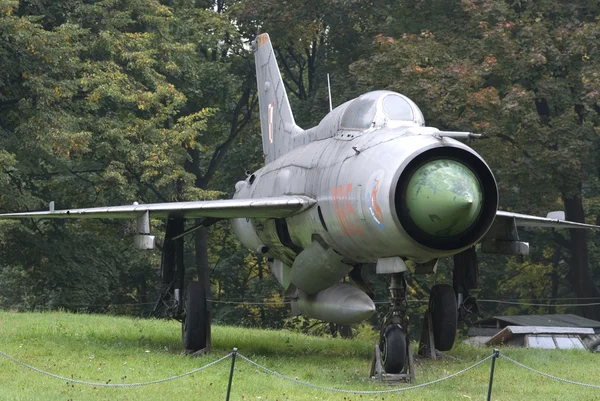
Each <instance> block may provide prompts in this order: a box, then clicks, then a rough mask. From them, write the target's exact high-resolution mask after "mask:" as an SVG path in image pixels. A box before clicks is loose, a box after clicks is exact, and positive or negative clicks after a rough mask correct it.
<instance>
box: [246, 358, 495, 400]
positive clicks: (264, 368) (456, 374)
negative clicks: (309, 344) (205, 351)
mask: <svg viewBox="0 0 600 401" xmlns="http://www.w3.org/2000/svg"><path fill="white" fill-rule="evenodd" d="M237 356H238V357H239V358H242V359H243V360H245V361H246V362H248V363H250V364H252V365H254V366H256V367H257V368H259V369H262V370H264V371H265V372H267V373H270V374H272V375H274V376H277V377H279V378H280V379H284V380H287V381H291V382H292V383H296V384H300V385H302V386H306V387H311V388H314V389H317V390H324V391H332V392H334V393H346V394H384V393H396V392H401V391H407V390H414V389H417V388H422V387H426V386H430V385H432V384H435V383H439V382H442V381H444V380H448V379H452V378H453V377H456V376H458V375H461V374H463V373H465V372H467V371H469V370H471V369H474V368H476V367H477V366H479V365H481V364H482V363H485V362H486V361H488V360H490V359H491V358H493V357H494V354H492V355H490V356H488V357H487V358H485V359H482V360H481V361H479V362H477V363H475V364H473V365H471V366H469V367H467V368H465V369H463V370H461V371H459V372H456V373H453V374H451V375H449V376H446V377H442V378H441V379H437V380H433V381H430V382H428V383H422V384H417V385H416V386H410V387H395V388H392V389H388V390H345V389H339V388H334V387H324V386H319V385H316V384H312V383H308V382H305V381H301V380H296V379H292V378H291V377H288V376H285V375H282V374H281V373H277V372H275V371H274V370H271V369H269V368H266V367H264V366H261V365H259V364H258V363H256V362H254V361H252V360H250V359H248V358H246V357H245V356H244V355H242V354H240V353H238V354H237Z"/></svg>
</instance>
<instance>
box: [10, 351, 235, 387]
mask: <svg viewBox="0 0 600 401" xmlns="http://www.w3.org/2000/svg"><path fill="white" fill-rule="evenodd" d="M231 355H232V353H229V354H227V355H225V356H224V357H222V358H220V359H217V360H216V361H214V362H211V363H209V364H208V365H205V366H202V367H201V368H197V369H194V370H190V371H189V372H186V373H182V374H180V375H176V376H171V377H167V378H164V379H158V380H152V381H148V382H140V383H94V382H87V381H83V380H75V379H69V378H67V377H62V376H58V375H55V374H53V373H50V372H46V371H44V370H42V369H38V368H36V367H33V366H31V365H28V364H26V363H24V362H21V361H19V360H17V359H15V358H13V357H12V356H10V355H7V354H5V353H4V352H2V351H0V356H3V357H5V358H6V359H9V360H11V361H13V362H15V363H17V364H19V365H21V366H23V367H26V368H27V369H31V370H33V371H34V372H37V373H41V374H43V375H46V376H50V377H52V378H54V379H59V380H63V381H67V382H69V383H76V384H83V385H86V386H96V387H139V386H147V385H149V384H157V383H164V382H168V381H171V380H175V379H180V378H182V377H185V376H189V375H191V374H194V373H197V372H200V371H201V370H204V369H207V368H210V367H211V366H214V365H216V364H218V363H220V362H223V361H224V360H225V359H227V358H229V357H230V356H231Z"/></svg>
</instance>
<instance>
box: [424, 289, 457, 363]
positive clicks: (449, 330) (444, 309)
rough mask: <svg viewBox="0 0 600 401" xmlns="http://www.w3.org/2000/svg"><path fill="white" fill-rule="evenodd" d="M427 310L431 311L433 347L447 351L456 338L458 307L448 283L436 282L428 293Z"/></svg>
mask: <svg viewBox="0 0 600 401" xmlns="http://www.w3.org/2000/svg"><path fill="white" fill-rule="evenodd" d="M429 310H430V311H431V320H432V325H433V327H432V331H433V337H434V343H435V348H436V349H437V350H440V351H449V350H451V349H452V346H453V345H454V340H455V339H456V328H457V325H458V320H457V319H458V308H457V306H456V296H455V294H454V289H453V288H452V286H451V285H448V284H437V285H434V286H433V288H432V289H431V294H430V295H429Z"/></svg>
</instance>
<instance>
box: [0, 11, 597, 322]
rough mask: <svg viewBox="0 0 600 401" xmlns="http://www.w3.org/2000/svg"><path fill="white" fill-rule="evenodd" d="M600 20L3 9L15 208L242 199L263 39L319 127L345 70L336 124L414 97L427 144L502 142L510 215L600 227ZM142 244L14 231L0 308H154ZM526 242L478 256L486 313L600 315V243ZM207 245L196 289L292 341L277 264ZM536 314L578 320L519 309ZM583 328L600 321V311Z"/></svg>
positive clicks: (531, 236)
mask: <svg viewBox="0 0 600 401" xmlns="http://www.w3.org/2000/svg"><path fill="white" fill-rule="evenodd" d="M599 13H600V6H599V5H598V3H597V2H593V1H590V0H587V1H586V0H579V1H566V2H554V1H550V0H544V1H539V2H535V3H534V2H527V1H511V0H506V1H494V0H469V1H455V0H408V1H401V2H400V1H390V2H385V3H384V4H379V3H376V2H371V1H366V0H365V1H363V0H352V1H350V0H328V1H316V0H309V1H302V2H300V1H296V0H288V1H285V2H272V1H265V0H258V1H256V0H255V1H248V0H231V1H225V0H217V1H216V2H214V1H199V0H196V1H193V0H163V1H159V0H124V1H113V0H98V1H84V0H60V1H47V0H41V1H31V0H21V1H19V0H0V55H1V57H0V209H1V210H2V211H25V210H37V209H43V208H46V207H47V203H48V202H49V201H51V200H53V201H55V202H56V207H57V208H67V207H91V206H100V205H108V204H127V203H131V202H134V201H139V202H157V201H177V200H191V199H212V198H217V197H226V196H227V195H229V194H231V192H232V189H233V186H234V184H235V182H236V181H237V180H239V179H241V178H243V177H244V171H245V170H246V169H250V170H252V169H255V168H257V167H259V166H260V163H261V160H262V157H261V148H260V137H259V136H260V135H259V132H260V129H259V127H258V118H257V116H256V113H255V105H256V102H257V98H256V89H255V86H256V84H255V81H254V80H255V78H254V65H253V63H254V61H253V56H252V54H251V52H250V47H249V41H250V40H252V39H253V38H254V36H255V35H256V33H257V32H260V31H262V32H269V33H270V34H271V38H272V40H273V42H274V45H275V49H276V53H277V56H278V58H279V62H280V65H281V67H282V71H283V74H284V80H285V82H286V86H287V89H288V93H289V95H290V98H291V101H292V107H293V109H294V112H295V114H296V119H297V122H298V123H299V124H300V125H301V126H303V127H309V126H312V125H314V124H315V123H317V122H318V121H319V120H320V118H322V117H323V116H324V115H325V114H326V113H327V111H328V99H327V86H326V82H327V81H326V74H327V73H329V74H330V75H331V81H332V91H333V102H334V105H336V104H341V103H342V102H344V101H346V100H348V99H351V98H353V97H355V96H357V95H359V94H360V93H363V92H365V91H367V90H373V89H390V90H396V91H398V92H401V93H404V94H406V95H408V96H409V97H411V98H412V99H413V100H414V101H415V102H416V103H417V104H419V106H420V107H421V108H422V110H423V111H424V114H425V117H426V120H427V122H428V125H432V126H436V127H438V128H440V129H450V130H464V131H474V132H478V133H482V134H485V135H486V137H487V138H488V139H486V140H481V141H478V142H476V143H472V146H473V147H474V148H475V149H476V150H478V151H479V152H481V154H482V155H483V156H484V157H485V158H486V160H488V162H489V163H490V165H491V167H492V169H493V170H494V172H495V173H496V176H497V179H498V182H499V185H500V191H501V207H502V208H504V209H507V210H515V211H520V212H524V213H535V214H545V213H546V212H547V211H549V210H561V209H564V210H566V213H567V218H569V219H571V220H575V221H587V222H590V223H596V224H599V223H600V158H599V157H598V156H597V155H598V154H599V153H600V127H599V123H600V72H599V71H600V54H599V51H598V50H599V49H598V47H599V46H600V45H599V43H600V41H599V39H600V38H599V36H600V23H599V21H598V18H597V15H599ZM152 224H153V228H154V231H155V232H157V233H158V232H160V231H161V229H162V228H163V224H164V223H163V222H160V221H153V223H152ZM131 232H132V227H131V225H130V224H129V223H123V222H119V221H79V222H77V221H69V222H61V221H52V222H48V221H41V222H34V221H24V222H0V255H1V259H0V306H1V307H4V308H19V309H21V308H22V309H30V308H66V309H71V310H78V309H85V310H91V311H107V310H113V311H118V312H139V310H138V309H131V308H123V307H119V306H118V305H121V304H129V303H133V304H144V305H145V304H150V303H152V302H153V301H154V300H155V297H156V296H157V294H158V291H159V289H160V288H159V271H158V269H159V265H160V256H159V252H158V251H159V250H157V252H156V253H152V252H140V251H137V250H135V249H133V248H132V247H131V238H130V235H129V234H131ZM523 236H524V237H526V238H525V239H526V240H529V241H530V242H531V243H532V255H531V256H530V257H528V258H527V259H526V260H525V261H520V260H516V259H514V258H499V257H494V258H492V257H488V256H485V257H482V258H481V263H480V265H481V277H482V290H481V292H480V296H482V297H483V298H504V299H521V300H525V299H526V300H532V301H534V303H535V302H536V301H537V302H538V303H539V302H542V303H548V304H551V303H552V302H548V301H545V299H548V298H557V297H563V298H564V297H569V298H579V299H582V300H583V299H585V298H600V292H599V291H598V287H597V285H598V283H600V233H585V232H575V231H573V232H570V233H568V232H560V233H559V232H554V231H549V230H547V231H538V232H526V233H524V235H523ZM161 239H162V238H159V242H160V240H161ZM194 239H195V240H194V241H188V242H189V243H188V247H187V266H188V267H189V273H190V275H194V274H195V273H196V269H194V266H199V267H203V266H204V267H208V268H209V270H210V271H211V283H212V287H213V298H214V299H215V301H219V300H221V301H227V300H234V301H237V300H247V301H256V300H264V301H266V302H274V304H269V305H266V306H260V305H250V304H243V305H236V304H228V303H216V304H215V318H216V319H217V320H220V321H223V322H227V323H237V324H244V325H266V326H271V327H280V326H281V325H282V324H283V319H285V318H286V317H288V316H289V312H288V310H287V308H286V307H285V306H282V305H281V304H280V302H281V301H282V300H283V295H282V294H281V292H280V290H279V289H278V287H277V285H276V283H275V281H274V279H273V278H272V277H271V276H270V274H269V271H268V268H267V267H266V263H264V261H263V260H261V259H257V257H256V255H254V254H252V253H250V252H249V251H247V250H245V249H242V248H241V246H240V245H239V244H238V243H237V242H236V241H235V240H234V238H233V237H232V233H231V228H230V227H229V226H228V225H227V224H218V225H216V226H214V227H212V228H211V230H210V231H209V232H208V233H207V232H206V231H202V230H201V231H198V232H197V234H196V235H195V237H194ZM523 262H524V263H523ZM449 266H450V265H449V264H448V263H446V262H444V263H442V268H441V270H442V272H441V279H444V278H445V279H446V280H449V277H450V273H449V272H450V269H449ZM439 278H440V276H438V279H439ZM374 280H375V279H374ZM432 282H433V278H431V277H426V278H425V279H423V278H420V277H414V278H411V279H410V283H411V288H412V295H413V296H414V297H416V298H418V299H426V297H427V290H428V288H430V286H431V285H432ZM374 285H375V286H376V287H377V288H378V289H379V290H380V291H379V292H378V298H379V299H385V297H386V290H385V283H381V282H376V283H374ZM486 306H488V308H486V312H495V311H498V310H499V309H494V308H493V307H492V306H491V305H487V304H486ZM524 310H529V311H531V310H534V311H538V312H553V311H575V309H565V308H555V307H552V306H548V307H542V308H539V307H528V306H513V307H511V311H513V312H519V311H524ZM577 312H578V313H582V314H584V315H586V316H588V317H592V318H596V319H600V308H598V307H586V308H582V309H579V310H577ZM310 325H311V324H309V323H307V322H305V323H304V327H310Z"/></svg>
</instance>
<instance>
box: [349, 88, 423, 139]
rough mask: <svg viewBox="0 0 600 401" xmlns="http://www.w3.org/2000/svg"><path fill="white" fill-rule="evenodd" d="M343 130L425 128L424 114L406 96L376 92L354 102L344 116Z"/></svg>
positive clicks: (388, 92) (389, 92) (366, 94)
mask: <svg viewBox="0 0 600 401" xmlns="http://www.w3.org/2000/svg"><path fill="white" fill-rule="evenodd" d="M340 125H341V129H345V130H348V129H349V130H364V129H367V128H383V127H389V128H395V127H407V126H424V125H425V119H424V118H423V113H421V110H420V109H419V107H417V105H416V104H415V103H414V102H413V101H412V100H410V99H409V98H407V97H406V96H404V95H401V94H399V93H396V92H391V91H374V92H368V93H365V94H364V95H362V96H360V97H358V98H356V99H354V100H352V101H351V102H350V104H349V105H348V107H347V108H346V110H345V111H344V115H343V116H342V121H341V124H340Z"/></svg>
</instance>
